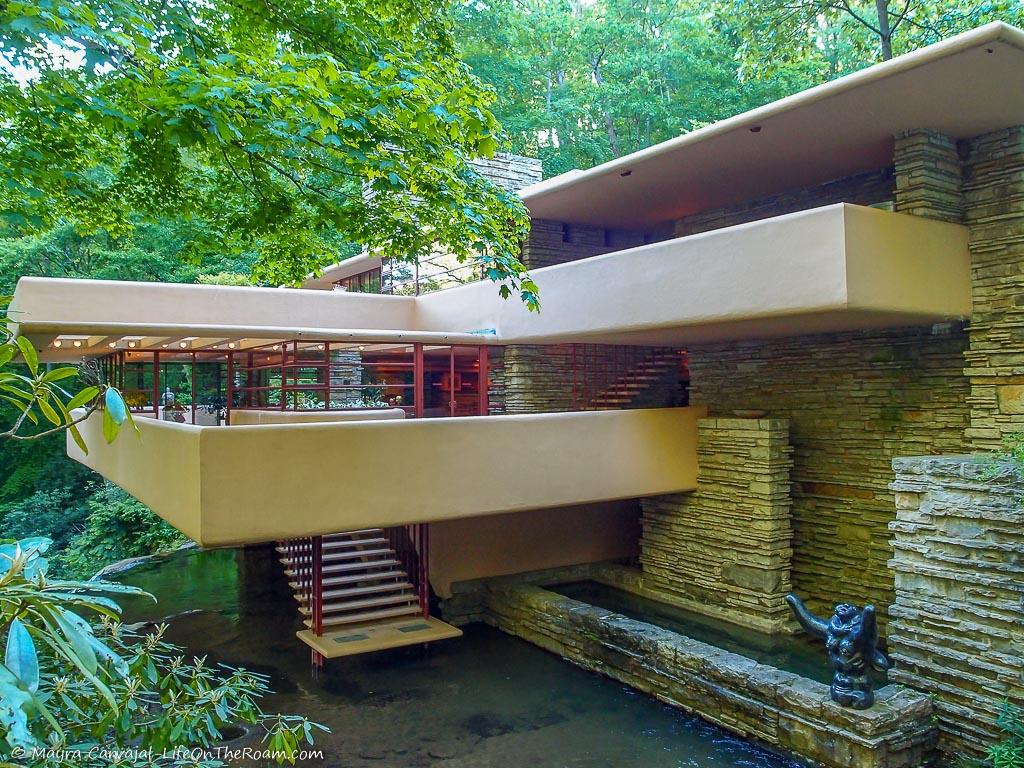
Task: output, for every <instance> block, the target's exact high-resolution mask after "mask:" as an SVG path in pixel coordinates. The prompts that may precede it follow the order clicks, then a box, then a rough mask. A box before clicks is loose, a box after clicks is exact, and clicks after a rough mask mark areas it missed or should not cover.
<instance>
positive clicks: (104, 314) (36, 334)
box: [12, 204, 971, 360]
mask: <svg viewBox="0 0 1024 768" xmlns="http://www.w3.org/2000/svg"><path fill="white" fill-rule="evenodd" d="M533 276H534V278H535V280H536V282H537V284H538V285H539V287H540V295H541V302H542V311H541V312H540V313H539V314H537V313H531V312H528V311H527V310H526V308H525V307H524V306H523V305H522V304H521V303H520V302H518V301H517V300H515V299H510V300H507V301H502V300H501V299H500V298H499V297H498V296H497V295H496V288H495V286H494V285H493V284H490V283H486V282H484V283H474V284H471V285H465V286H461V287H458V288H453V289H450V290H445V291H439V292H437V293H433V294H428V295H425V296H418V297H411V296H410V297H403V296H381V295H373V294H354V293H345V292H322V291H300V290H284V289H273V288H239V287H221V286H203V285H176V284H165V283H130V282H116V281H91V280H63V279H44V278H23V279H22V280H21V281H20V283H19V284H18V289H17V292H16V295H15V301H14V304H13V307H12V310H13V314H12V317H13V319H14V320H15V321H16V322H17V323H18V325H19V330H20V333H22V334H25V335H27V336H28V337H29V338H31V339H32V340H33V342H34V343H35V344H36V346H37V347H38V348H39V349H40V350H41V352H42V354H43V355H44V359H51V360H58V359H73V358H77V357H80V356H81V355H82V354H87V355H88V354H93V355H99V354H106V353H107V352H109V351H110V346H111V345H116V344H117V343H118V340H120V339H124V338H125V337H131V338H132V339H134V340H135V342H136V345H137V348H138V349H146V348H151V349H159V348H161V346H166V345H167V343H168V340H171V341H174V342H175V343H176V344H178V343H180V341H179V340H182V339H185V340H186V343H187V345H188V347H189V348H191V349H195V348H201V347H207V348H208V347H210V346H212V345H215V344H216V343H217V342H218V341H222V340H228V339H230V340H232V343H234V344H235V345H236V347H233V348H238V349H244V348H246V347H247V346H249V347H251V346H257V345H259V344H265V343H268V342H272V341H274V340H284V339H300V340H317V339H329V340H338V341H346V340H350V341H358V340H361V339H366V340H375V341H402V342H414V341H422V342H426V343H446V344H453V343H455V344H458V343H473V344H479V343H497V344H523V343H531V344H543V343H564V342H574V341H580V342H592V343H610V344H615V343H620V344H664V345H677V346H682V345H686V344H689V343H696V342H705V341H711V340H726V339H742V338H762V337H770V336H792V335H800V334H806V333H818V332H823V331H842V330H858V329H866V328H879V327H894V326H906V325H915V324H916V325H926V324H929V323H935V322H943V321H947V320H951V319H960V318H965V317H968V316H969V314H970V310H971V289H970V257H969V252H968V233H967V229H966V228H965V227H962V226H959V225H956V224H948V223H945V222H939V221H932V220H927V219H923V218H919V217H913V216H907V215H903V214H896V213H890V212H886V211H881V210H876V209H873V208H865V207H860V206H853V205H847V204H837V205H830V206H826V207H823V208H816V209H813V210H808V211H801V212H798V213H794V214H789V215H785V216H778V217H775V218H770V219H764V220H762V221H757V222H752V223H749V224H741V225H739V226H734V227H728V228H725V229H720V230H716V231H713V232H707V233H703V234H699V235H692V236H689V237H682V238H676V239H672V240H667V241H663V242H659V243H654V244H651V245H645V246H641V247H638V248H631V249H629V250H625V251H617V252H614V253H609V254H605V255H601V256H595V257H592V258H587V259H581V260H579V261H574V262H570V263H567V264H560V265H557V266H553V267H546V268H542V269H538V270H536V271H535V272H534V273H533ZM72 337H73V338H74V340H77V341H79V344H77V345H74V346H72V344H70V343H62V344H61V345H60V348H59V349H58V348H55V347H54V346H53V345H54V341H55V340H59V339H63V340H64V341H65V342H67V341H68V340H69V339H72Z"/></svg>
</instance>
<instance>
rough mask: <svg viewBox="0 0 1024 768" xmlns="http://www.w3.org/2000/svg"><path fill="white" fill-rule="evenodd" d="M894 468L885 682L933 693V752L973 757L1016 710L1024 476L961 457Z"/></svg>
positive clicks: (1021, 667) (1023, 645) (1022, 636)
mask: <svg viewBox="0 0 1024 768" xmlns="http://www.w3.org/2000/svg"><path fill="white" fill-rule="evenodd" d="M893 468H894V470H895V472H896V481H895V482H894V483H893V485H892V488H893V490H894V491H895V492H896V520H895V521H894V522H892V523H890V525H889V529H890V530H891V531H892V533H893V537H894V538H893V546H894V549H895V555H894V556H893V559H892V560H891V561H890V563H889V567H890V568H891V569H892V570H893V571H894V572H895V574H896V601H895V603H893V605H892V606H891V607H890V608H889V616H890V622H889V653H890V655H891V656H892V658H893V659H894V660H895V662H896V666H895V668H894V669H893V670H891V671H890V672H889V678H890V679H891V680H892V681H894V682H897V683H903V684H904V685H908V686H910V687H912V688H916V689H918V690H920V691H924V692H925V693H928V694H931V696H932V699H933V701H934V703H935V710H936V714H937V718H938V725H939V729H940V739H939V744H940V748H941V749H942V750H943V751H945V752H947V753H949V754H963V753H966V754H971V755H980V754H981V752H982V751H983V750H984V749H985V747H986V746H987V745H990V744H992V743H994V742H995V741H997V740H998V738H999V734H998V728H997V727H996V724H995V719H996V717H997V715H998V714H999V711H1000V708H1001V706H1002V703H1003V701H1006V700H1009V701H1010V702H1012V703H1015V704H1016V705H1017V706H1018V707H1020V706H1024V507H1022V505H1021V498H1022V497H1024V482H1022V481H1021V479H1020V478H1018V477H1016V476H1015V475H1014V474H1013V472H1012V471H1011V470H1010V469H1009V468H1007V467H998V466H995V465H994V464H992V463H989V462H986V461H984V460H981V459H978V458H972V457H969V456H943V457H936V456H930V457H929V456H925V457H919V458H899V459H895V460H894V461H893Z"/></svg>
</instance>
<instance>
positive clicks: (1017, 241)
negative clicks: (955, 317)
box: [963, 126, 1024, 450]
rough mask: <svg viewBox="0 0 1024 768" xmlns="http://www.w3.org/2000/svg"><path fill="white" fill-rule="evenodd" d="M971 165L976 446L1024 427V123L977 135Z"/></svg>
mask: <svg viewBox="0 0 1024 768" xmlns="http://www.w3.org/2000/svg"><path fill="white" fill-rule="evenodd" d="M967 150H968V151H967V154H966V160H965V162H964V187H963V190H964V199H965V205H966V217H965V221H966V223H967V225H968V226H969V227H970V230H971V240H970V247H971V265H972V286H973V291H974V310H973V313H972V317H971V346H970V350H969V351H968V352H967V355H966V357H967V371H966V373H967V376H969V377H970V380H971V395H970V398H969V402H970V405H971V426H970V429H969V431H968V433H967V436H968V439H969V440H970V444H971V447H972V448H974V449H977V450H998V449H999V448H1000V446H1001V444H1002V442H1003V439H1004V437H1005V436H1006V435H1007V434H1010V433H1013V432H1020V431H1024V126H1016V127H1014V128H1007V129H1005V130H1002V131H997V132H996V133H992V134H989V135H986V136H980V137H978V138H976V139H973V140H971V141H970V142H969V143H968V147H967Z"/></svg>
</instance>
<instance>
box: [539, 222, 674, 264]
mask: <svg viewBox="0 0 1024 768" xmlns="http://www.w3.org/2000/svg"><path fill="white" fill-rule="evenodd" d="M667 234H668V233H667V232H665V233H662V235H661V236H658V235H656V234H652V233H644V232H629V231H624V230H614V229H602V228H601V227H591V226H587V225H585V224H564V223H562V222H561V221H549V220H546V219H534V220H533V221H532V223H531V225H530V234H529V237H528V238H527V240H526V242H525V243H524V244H523V253H522V258H523V264H525V265H526V267H527V269H538V268H540V267H550V266H552V265H554V264H565V263H566V262H570V261H578V260H579V259H586V258H589V257H590V256H599V255H600V254H602V253H611V252H612V251H621V250H624V249H626V248H633V247H634V246H637V245H643V244H644V243H649V242H654V241H655V240H658V239H662V238H663V237H664V236H666V235H667Z"/></svg>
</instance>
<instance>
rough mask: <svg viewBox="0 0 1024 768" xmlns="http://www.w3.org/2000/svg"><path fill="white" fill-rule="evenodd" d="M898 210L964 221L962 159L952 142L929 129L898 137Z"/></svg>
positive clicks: (931, 217)
mask: <svg viewBox="0 0 1024 768" xmlns="http://www.w3.org/2000/svg"><path fill="white" fill-rule="evenodd" d="M893 157H894V162H895V171H896V201H895V209H896V210H897V211H898V212H900V213H909V214H911V215H913V216H925V217H927V218H930V219H941V220H942V221H953V222H960V221H963V216H964V201H963V194H962V191H961V175H962V174H961V167H960V156H959V154H958V153H957V148H956V144H955V143H954V142H953V140H952V139H949V138H948V137H946V136H943V135H942V134H941V133H936V132H935V131H926V130H914V131H907V132H905V133H902V134H900V135H898V136H896V146H895V150H894V156H893Z"/></svg>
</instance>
